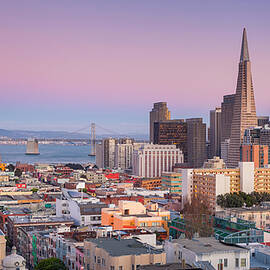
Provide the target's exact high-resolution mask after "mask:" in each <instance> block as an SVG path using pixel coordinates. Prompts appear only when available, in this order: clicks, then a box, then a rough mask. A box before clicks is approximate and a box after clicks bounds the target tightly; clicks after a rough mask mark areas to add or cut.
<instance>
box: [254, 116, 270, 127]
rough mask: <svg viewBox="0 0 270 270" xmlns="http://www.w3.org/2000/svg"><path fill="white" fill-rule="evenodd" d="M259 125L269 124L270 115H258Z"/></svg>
mask: <svg viewBox="0 0 270 270" xmlns="http://www.w3.org/2000/svg"><path fill="white" fill-rule="evenodd" d="M257 118H258V126H260V127H263V126H265V125H269V124H270V122H269V116H258V117H257Z"/></svg>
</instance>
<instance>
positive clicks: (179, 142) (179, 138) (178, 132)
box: [153, 119, 187, 162]
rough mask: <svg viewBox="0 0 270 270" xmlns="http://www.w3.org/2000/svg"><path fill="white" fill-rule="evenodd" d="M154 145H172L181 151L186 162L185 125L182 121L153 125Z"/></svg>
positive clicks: (167, 121) (176, 120)
mask: <svg viewBox="0 0 270 270" xmlns="http://www.w3.org/2000/svg"><path fill="white" fill-rule="evenodd" d="M153 142H154V144H166V145H169V144H174V145H176V147H177V148H179V149H181V150H182V153H183V154H184V162H187V123H186V122H185V120H184V119H175V120H166V121H160V122H155V123H154V141H153Z"/></svg>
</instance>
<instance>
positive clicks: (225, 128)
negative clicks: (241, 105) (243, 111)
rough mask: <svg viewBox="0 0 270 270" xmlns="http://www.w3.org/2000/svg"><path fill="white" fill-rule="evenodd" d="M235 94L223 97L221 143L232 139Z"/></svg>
mask: <svg viewBox="0 0 270 270" xmlns="http://www.w3.org/2000/svg"><path fill="white" fill-rule="evenodd" d="M234 98H235V94H233V95H226V96H223V102H222V103H221V142H224V141H225V140H227V139H230V136H231V126H232V118H233V105H234Z"/></svg>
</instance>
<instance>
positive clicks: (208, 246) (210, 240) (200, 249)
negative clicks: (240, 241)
mask: <svg viewBox="0 0 270 270" xmlns="http://www.w3.org/2000/svg"><path fill="white" fill-rule="evenodd" d="M172 242H173V243H179V244H180V245H182V246H184V247H185V248H186V249H189V250H191V251H193V252H195V253H196V254H204V253H211V252H224V251H239V252H241V251H246V252H248V250H247V249H246V248H244V247H239V246H233V245H228V244H223V243H221V242H219V241H218V240H216V239H215V238H214V237H201V238H194V239H192V240H190V239H175V240H173V241H172Z"/></svg>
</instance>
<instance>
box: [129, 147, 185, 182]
mask: <svg viewBox="0 0 270 270" xmlns="http://www.w3.org/2000/svg"><path fill="white" fill-rule="evenodd" d="M183 160H184V158H183V154H182V151H181V150H180V149H178V148H176V146H175V145H158V144H145V145H143V146H142V147H141V148H140V149H139V150H137V151H134V152H133V159H132V169H133V172H132V173H133V174H134V175H136V176H142V177H159V176H161V173H162V172H171V171H172V168H173V166H174V165H175V164H176V163H183Z"/></svg>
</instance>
